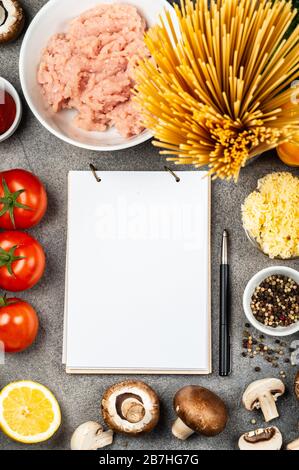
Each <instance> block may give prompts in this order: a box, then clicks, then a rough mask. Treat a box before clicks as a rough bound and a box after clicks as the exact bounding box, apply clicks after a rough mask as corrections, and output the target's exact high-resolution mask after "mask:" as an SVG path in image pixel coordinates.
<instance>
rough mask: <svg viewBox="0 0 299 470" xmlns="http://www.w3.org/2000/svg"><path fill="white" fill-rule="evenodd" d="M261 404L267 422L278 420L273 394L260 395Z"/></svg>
mask: <svg viewBox="0 0 299 470" xmlns="http://www.w3.org/2000/svg"><path fill="white" fill-rule="evenodd" d="M259 403H260V407H261V410H262V412H263V415H264V418H265V421H266V422H268V421H271V420H272V419H275V418H278V416H279V414H278V411H277V407H276V403H275V398H274V397H273V395H272V393H270V392H268V393H264V394H262V395H260V396H259Z"/></svg>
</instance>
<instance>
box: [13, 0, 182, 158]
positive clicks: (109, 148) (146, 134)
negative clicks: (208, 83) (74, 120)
mask: <svg viewBox="0 0 299 470" xmlns="http://www.w3.org/2000/svg"><path fill="white" fill-rule="evenodd" d="M60 1H61V0H49V1H48V2H47V3H46V4H45V5H43V6H42V7H41V9H40V10H39V11H38V12H37V14H36V15H35V17H34V18H33V20H32V21H31V23H30V25H29V26H28V28H27V30H26V33H25V35H24V38H23V41H22V45H21V50H20V57H19V76H20V82H21V86H22V90H23V94H24V97H25V99H26V101H27V103H28V106H29V107H30V110H31V111H32V113H33V114H34V116H35V117H36V119H37V120H38V121H39V122H40V123H41V124H42V125H43V126H44V127H45V128H46V129H47V130H48V131H49V132H50V133H51V134H53V135H55V137H57V138H58V139H60V140H63V141H64V142H67V143H68V144H70V145H74V146H75V147H79V148H84V149H87V150H93V151H95V152H113V151H116V150H124V149H127V148H131V147H135V146H136V145H140V144H142V143H144V142H146V141H147V140H149V139H151V138H152V137H153V134H152V132H150V131H149V130H147V129H145V130H144V131H143V132H142V133H141V134H140V135H139V136H136V137H134V138H133V139H134V140H131V141H130V139H128V141H127V142H125V143H121V144H116V145H98V146H94V145H89V144H87V143H82V142H78V141H76V140H74V139H72V138H70V137H67V136H66V135H64V134H62V133H60V132H57V131H56V130H55V129H53V128H52V127H51V126H50V125H49V124H48V123H47V122H46V120H45V119H44V118H43V117H42V116H40V114H39V113H38V112H37V111H36V109H35V106H34V104H33V102H32V100H31V98H30V94H29V93H28V91H27V88H26V86H25V81H24V77H23V73H22V69H23V68H24V67H25V60H24V55H25V52H24V51H25V49H26V46H27V43H28V41H29V38H30V33H31V31H32V30H33V29H34V28H35V26H36V25H37V24H38V21H39V18H40V16H42V15H43V14H44V13H46V12H47V10H48V9H50V8H51V7H52V6H53V4H55V3H59V2H60ZM159 1H161V2H162V3H164V4H165V6H167V7H168V8H169V7H170V8H173V6H172V5H171V4H170V3H169V2H168V1H167V0H159ZM128 3H129V0H128ZM173 9H174V8H173Z"/></svg>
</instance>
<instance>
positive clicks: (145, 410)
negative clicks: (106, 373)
mask: <svg viewBox="0 0 299 470" xmlns="http://www.w3.org/2000/svg"><path fill="white" fill-rule="evenodd" d="M102 414H103V419H104V421H105V423H106V424H107V426H109V428H110V429H113V431H115V432H120V433H123V434H129V435H131V436H137V435H139V434H142V433H146V432H150V431H152V429H154V427H155V426H156V425H157V423H158V421H159V416H160V405H159V398H158V396H157V394H156V392H155V391H154V390H153V389H152V388H151V387H149V386H148V385H147V384H145V383H144V382H140V381H133V380H127V381H125V382H120V383H117V384H115V385H113V386H112V387H110V388H109V389H108V390H106V392H105V393H104V395H103V398H102Z"/></svg>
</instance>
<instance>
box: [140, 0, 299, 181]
mask: <svg viewBox="0 0 299 470" xmlns="http://www.w3.org/2000/svg"><path fill="white" fill-rule="evenodd" d="M175 12H176V17H177V22H176V21H174V19H173V18H172V16H171V15H170V14H169V12H168V13H166V18H164V20H163V19H162V18H161V21H160V24H158V25H156V26H154V27H153V28H151V29H149V30H148V32H147V34H146V37H145V41H146V44H147V47H148V49H149V51H150V53H151V58H145V59H143V60H142V61H141V62H140V66H139V67H138V68H137V70H136V101H137V103H138V106H139V108H140V109H141V113H142V116H143V120H144V125H145V126H146V127H147V128H148V129H150V130H152V131H153V133H154V135H155V138H156V140H155V141H154V145H156V146H158V147H162V148H163V149H164V150H163V151H162V152H161V153H162V154H166V155H171V157H168V160H171V161H174V162H175V163H176V164H192V165H194V166H195V167H200V166H203V165H208V167H209V168H210V174H211V175H213V177H219V178H227V179H230V178H232V177H233V178H234V179H235V180H237V179H238V176H239V172H240V169H241V168H242V167H243V166H244V165H245V164H246V163H247V161H248V160H249V159H251V158H253V157H254V156H257V155H259V154H262V153H263V152H265V151H266V150H269V149H271V148H275V147H276V146H278V145H279V144H281V143H283V142H286V141H294V140H295V136H296V134H297V136H298V129H299V105H297V104H296V103H295V102H296V100H294V99H293V101H294V103H293V104H292V98H293V97H294V88H292V87H291V85H292V82H293V81H294V80H295V79H296V78H297V77H298V75H299V60H298V57H299V25H298V26H297V27H296V28H295V30H294V31H293V32H292V34H291V35H290V36H289V37H288V38H287V37H286V32H287V30H288V29H289V27H290V25H291V23H292V21H293V18H294V17H295V16H296V10H295V9H293V8H292V3H291V1H289V0H210V1H208V0H197V1H196V2H195V3H194V2H192V1H191V0H181V5H180V7H179V6H177V5H176V6H175ZM298 96H299V93H298ZM297 138H298V137H297Z"/></svg>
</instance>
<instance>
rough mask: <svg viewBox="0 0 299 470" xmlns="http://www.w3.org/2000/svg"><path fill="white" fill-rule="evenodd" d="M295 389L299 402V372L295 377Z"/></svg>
mask: <svg viewBox="0 0 299 470" xmlns="http://www.w3.org/2000/svg"><path fill="white" fill-rule="evenodd" d="M294 389H295V395H296V397H297V398H298V400H299V371H298V372H297V374H296V377H295V383H294Z"/></svg>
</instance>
